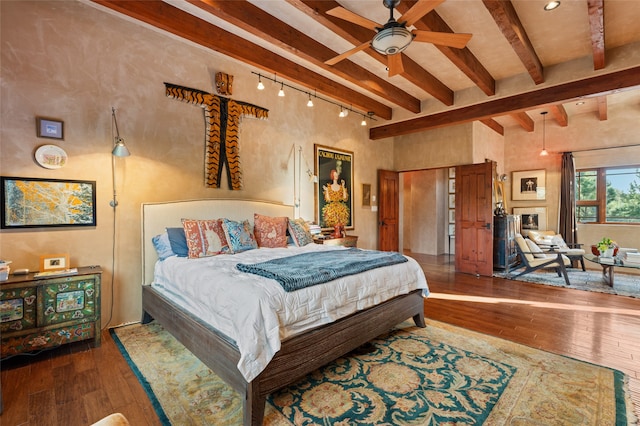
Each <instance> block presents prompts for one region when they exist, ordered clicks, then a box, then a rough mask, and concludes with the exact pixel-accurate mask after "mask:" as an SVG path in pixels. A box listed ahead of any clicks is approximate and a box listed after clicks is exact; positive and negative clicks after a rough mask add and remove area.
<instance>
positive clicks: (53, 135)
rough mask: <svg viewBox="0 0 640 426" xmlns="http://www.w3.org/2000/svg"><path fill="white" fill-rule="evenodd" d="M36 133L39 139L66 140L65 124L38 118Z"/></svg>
mask: <svg viewBox="0 0 640 426" xmlns="http://www.w3.org/2000/svg"><path fill="white" fill-rule="evenodd" d="M36 132H37V135H38V137H39V138H49V139H64V122H63V121H60V120H55V119H53V118H43V117H36Z"/></svg>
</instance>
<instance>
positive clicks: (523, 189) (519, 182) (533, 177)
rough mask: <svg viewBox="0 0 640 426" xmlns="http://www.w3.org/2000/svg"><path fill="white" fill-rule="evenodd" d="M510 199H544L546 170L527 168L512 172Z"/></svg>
mask: <svg viewBox="0 0 640 426" xmlns="http://www.w3.org/2000/svg"><path fill="white" fill-rule="evenodd" d="M512 174H513V179H512V180H513V188H512V191H511V199H512V200H544V199H545V196H546V194H545V192H546V191H545V187H546V172H545V170H544V169H541V170H527V171H523V172H513V173H512Z"/></svg>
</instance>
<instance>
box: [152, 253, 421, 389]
mask: <svg viewBox="0 0 640 426" xmlns="http://www.w3.org/2000/svg"><path fill="white" fill-rule="evenodd" d="M320 250H344V247H336V246H325V245H319V244H308V245H306V246H304V247H293V246H289V247H287V248H275V249H269V248H261V249H257V250H250V251H246V252H243V253H238V254H233V255H220V256H214V257H206V258H201V259H187V258H180V257H170V258H168V259H165V260H164V261H158V262H157V263H156V266H155V277H154V281H153V283H152V285H153V286H154V288H156V289H157V290H159V291H160V292H162V293H163V294H164V295H165V296H166V297H168V298H170V299H171V300H173V301H174V302H175V303H177V304H178V305H180V306H181V307H183V308H185V309H186V310H188V311H189V312H191V313H193V314H194V315H196V316H197V317H199V318H201V319H202V320H204V321H205V322H207V323H208V324H210V325H211V326H213V327H214V328H216V329H217V330H219V331H221V332H222V333H224V334H225V335H226V336H228V337H229V338H231V339H233V340H234V341H235V343H236V345H237V346H238V349H239V351H240V354H241V356H240V361H239V363H238V370H239V371H240V372H241V373H242V375H243V376H244V378H245V379H246V380H247V382H250V381H251V380H253V379H254V378H255V377H256V376H257V375H258V374H260V372H261V371H262V370H263V369H264V368H265V367H266V365H267V364H268V363H269V362H270V361H271V359H272V358H273V356H274V354H275V353H276V352H277V351H278V350H279V349H280V342H281V341H283V340H285V339H287V338H289V337H291V336H293V335H295V334H299V333H301V332H303V331H305V330H309V329H311V328H314V327H317V326H319V325H322V324H327V323H330V322H333V321H335V320H337V319H339V318H342V317H345V316H347V315H349V314H352V313H354V312H356V311H359V310H362V309H366V308H369V307H371V306H374V305H377V304H379V303H381V302H384V301H386V300H388V299H391V298H393V297H395V296H399V295H402V294H407V293H409V292H411V291H413V290H416V289H423V291H424V295H425V296H427V295H428V287H427V281H426V278H425V276H424V273H423V271H422V269H421V267H420V266H419V265H418V263H417V262H416V261H415V260H414V259H412V258H408V259H409V261H408V262H405V263H401V264H397V265H392V266H387V267H383V268H377V269H373V270H370V271H367V272H364V273H362V274H357V275H351V276H347V277H344V278H340V279H338V280H334V281H331V282H329V283H326V284H320V285H315V286H312V287H308V288H305V289H302V290H298V291H294V292H289V293H287V292H286V291H284V289H283V288H282V287H281V285H280V284H279V283H278V282H277V281H275V280H272V279H269V278H263V277H260V276H257V275H254V274H247V273H243V272H240V271H238V270H237V269H236V268H235V265H236V264H237V263H257V262H263V261H266V260H269V259H273V258H277V257H284V256H292V255H295V254H299V253H306V252H310V251H320ZM338 255H339V253H336V256H338ZM363 276H366V278H365V279H364V280H363ZM212 307H214V308H213V309H212Z"/></svg>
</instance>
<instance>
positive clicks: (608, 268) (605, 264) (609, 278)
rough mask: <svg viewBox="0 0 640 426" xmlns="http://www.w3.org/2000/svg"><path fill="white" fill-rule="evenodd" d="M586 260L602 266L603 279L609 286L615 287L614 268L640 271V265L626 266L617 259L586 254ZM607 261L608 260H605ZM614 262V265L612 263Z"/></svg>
mask: <svg viewBox="0 0 640 426" xmlns="http://www.w3.org/2000/svg"><path fill="white" fill-rule="evenodd" d="M584 257H585V259H587V260H588V261H590V262H593V263H597V264H599V265H600V266H602V279H603V280H604V282H605V283H607V284H608V285H609V286H611V287H613V267H614V266H617V267H619V268H632V269H640V265H629V264H627V265H624V264H623V263H622V262H621V261H620V260H619V259H618V258H617V257H604V258H602V257H600V256H594V255H592V254H585V255H584ZM603 259H607V260H603ZM612 261H613V263H611V262H612Z"/></svg>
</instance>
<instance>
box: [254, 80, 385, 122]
mask: <svg viewBox="0 0 640 426" xmlns="http://www.w3.org/2000/svg"><path fill="white" fill-rule="evenodd" d="M251 74H255V75H257V76H258V90H264V84H263V83H262V78H263V77H264V78H265V79H267V80H269V81H273V82H274V83H276V84H277V83H280V90H278V96H279V97H284V96H285V93H284V86H287V87H288V88H290V89H293V90H296V91H298V92H301V93H305V94H306V95H307V96H308V99H307V107H309V108H312V107H313V100H312V99H311V96H313V97H314V98H316V99H320V100H321V101H324V102H327V103H330V104H333V105H336V106H338V107H340V113H339V114H338V116H339V117H340V118H344V117H346V116H348V115H349V112H354V113H355V114H359V115H362V122H361V123H360V124H361V125H363V126H366V125H367V121H366V120H367V119H369V120H375V118H373V116H374V115H375V114H374V112H373V111H368V112H367V113H366V115H365V114H363V113H361V112H358V111H355V110H354V109H353V105H351V106H349V107H346V106H344V105H341V104H339V103H336V102H333V101H332V100H329V99H326V98H322V97H318V94H317V93H315V92H314V93H311V92H308V91H306V90H303V89H299V88H297V87H295V86H291V85H289V84H287V83H285V82H284V81H282V80H278V76H277V75H274V76H273V78H271V77H268V76H265V75H262V74H259V73H257V72H253V71H252V72H251Z"/></svg>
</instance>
